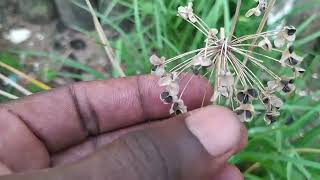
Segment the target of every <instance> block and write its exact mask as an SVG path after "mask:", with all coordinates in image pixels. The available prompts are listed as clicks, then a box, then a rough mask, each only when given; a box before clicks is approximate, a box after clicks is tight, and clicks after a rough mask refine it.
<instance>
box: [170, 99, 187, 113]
mask: <svg viewBox="0 0 320 180" xmlns="http://www.w3.org/2000/svg"><path fill="white" fill-rule="evenodd" d="M186 112H187V106H185V105H184V102H183V100H181V99H179V100H177V101H175V102H173V104H172V105H171V109H170V114H176V115H179V114H183V113H186Z"/></svg>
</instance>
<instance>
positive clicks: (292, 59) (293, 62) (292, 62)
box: [289, 57, 298, 65]
mask: <svg viewBox="0 0 320 180" xmlns="http://www.w3.org/2000/svg"><path fill="white" fill-rule="evenodd" d="M289 63H290V64H291V65H297V64H298V60H296V59H295V58H293V57H289Z"/></svg>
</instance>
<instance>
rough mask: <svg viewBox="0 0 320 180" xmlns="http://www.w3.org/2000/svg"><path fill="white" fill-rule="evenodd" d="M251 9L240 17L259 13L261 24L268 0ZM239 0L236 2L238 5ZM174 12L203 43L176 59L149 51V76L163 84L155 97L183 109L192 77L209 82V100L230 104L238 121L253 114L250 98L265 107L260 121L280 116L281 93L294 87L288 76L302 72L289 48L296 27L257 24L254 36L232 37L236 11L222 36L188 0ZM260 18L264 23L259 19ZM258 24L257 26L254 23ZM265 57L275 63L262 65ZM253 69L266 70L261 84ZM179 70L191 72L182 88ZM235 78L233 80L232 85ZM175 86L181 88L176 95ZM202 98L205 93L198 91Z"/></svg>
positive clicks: (174, 109)
mask: <svg viewBox="0 0 320 180" xmlns="http://www.w3.org/2000/svg"><path fill="white" fill-rule="evenodd" d="M256 1H257V4H258V5H257V7H255V8H252V9H250V10H249V11H248V12H247V13H246V17H250V16H252V15H255V16H260V15H262V14H264V17H263V19H262V27H263V26H264V24H263V23H265V19H266V18H267V16H268V12H270V9H271V8H272V6H273V4H274V0H270V2H269V3H268V2H267V1H266V0H256ZM240 6H241V1H238V6H237V7H238V8H240ZM178 16H180V17H181V18H183V19H184V20H186V21H187V22H189V23H190V24H192V25H193V26H194V27H195V28H196V29H197V30H198V31H200V32H201V33H202V34H203V35H204V36H205V37H206V38H205V41H204V47H203V48H200V49H196V50H193V51H190V52H186V53H184V54H181V55H178V56H176V57H173V58H170V59H165V58H164V57H161V58H160V57H158V56H156V55H152V56H151V58H150V62H151V64H152V74H154V75H156V76H159V78H160V80H159V85H160V86H162V87H165V91H163V92H162V93H161V94H160V99H161V100H162V101H163V102H164V103H165V104H171V109H170V113H171V114H181V113H185V112H187V107H186V106H185V104H184V102H183V100H182V99H181V97H182V94H183V93H184V91H185V89H186V88H187V86H188V84H189V82H190V81H191V80H192V78H193V77H194V76H195V75H200V74H201V75H202V76H204V77H206V78H208V80H209V82H210V83H212V84H213V86H214V90H215V91H214V95H213V96H212V98H211V101H212V102H213V103H215V104H224V105H226V106H230V107H231V108H232V109H233V110H234V112H235V113H236V114H237V115H238V116H239V118H240V119H241V121H242V122H249V121H251V120H252V119H253V117H254V115H255V110H254V106H253V104H252V103H253V102H254V101H257V102H259V101H260V102H261V103H262V104H263V105H264V107H265V122H266V124H271V123H272V122H274V121H275V120H276V118H277V117H278V116H279V115H280V113H279V109H280V108H281V106H282V105H283V101H282V100H281V98H280V97H278V96H280V95H281V94H288V93H291V92H293V91H294V90H295V85H294V80H295V78H297V77H298V76H300V75H301V74H302V73H303V72H304V71H305V70H304V69H302V68H300V67H299V65H300V64H301V62H302V60H303V57H300V56H298V55H297V54H296V53H295V52H294V48H293V46H292V44H293V41H294V40H295V38H296V35H295V33H296V29H295V27H293V26H285V27H283V28H281V29H278V30H272V31H267V32H261V30H262V28H261V26H260V27H259V28H258V31H257V33H256V34H249V35H244V36H242V37H235V36H234V35H233V31H234V28H235V26H236V22H237V19H238V16H239V10H237V12H236V14H235V17H234V22H233V26H232V28H231V30H230V32H229V34H227V33H226V32H225V29H224V28H220V29H219V30H218V29H215V28H210V27H208V25H207V24H206V23H205V22H204V21H203V20H202V19H200V18H199V17H198V16H197V15H196V14H194V12H193V8H192V3H191V2H190V3H188V5H187V6H181V7H179V8H178ZM263 21H264V22H263ZM260 25H261V24H260ZM271 53H278V54H279V56H280V55H281V59H280V60H279V59H276V58H274V57H272V56H271V55H270V56H269V55H268V54H271ZM267 61H274V62H276V63H278V64H279V67H273V66H272V67H267V65H266V62H267ZM252 67H254V68H255V69H258V71H261V72H263V73H265V74H267V77H268V78H269V79H268V82H267V83H263V81H261V80H260V79H261V78H259V77H257V76H258V75H257V73H256V72H255V71H254V70H253V69H252ZM282 68H289V69H291V70H292V75H291V76H290V77H285V76H280V75H278V74H277V73H278V72H281V71H280V69H282ZM183 72H192V73H193V74H194V75H193V76H191V78H190V79H189V81H188V82H187V83H186V85H185V87H183V88H181V87H180V86H179V81H180V80H181V79H182V78H184V77H181V76H183V75H182V73H183ZM238 82H239V83H238ZM180 90H182V92H181V93H180V95H179V92H180ZM204 96H205V95H204Z"/></svg>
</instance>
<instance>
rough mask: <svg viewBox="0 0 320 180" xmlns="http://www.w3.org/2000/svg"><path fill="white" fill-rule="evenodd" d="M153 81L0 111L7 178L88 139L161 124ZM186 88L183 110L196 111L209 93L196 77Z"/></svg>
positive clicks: (94, 87) (65, 94)
mask: <svg viewBox="0 0 320 180" xmlns="http://www.w3.org/2000/svg"><path fill="white" fill-rule="evenodd" d="M187 76H188V75H187ZM187 80H188V78H187V77H186V78H184V79H183V80H182V83H181V85H182V86H183V84H185V83H186V81H187ZM157 81H158V78H157V77H153V76H135V77H129V78H124V79H117V80H109V81H96V82H83V83H79V84H75V85H72V86H69V87H62V88H58V89H54V90H52V91H49V92H45V93H40V94H37V95H32V96H29V97H26V98H23V99H20V100H17V101H13V102H10V103H7V104H3V105H1V106H0V112H1V113H0V118H1V121H0V123H2V125H1V126H0V128H1V127H2V128H3V129H4V130H3V131H2V130H1V131H0V146H1V148H0V161H1V162H3V163H4V164H6V165H7V167H8V168H9V169H11V170H12V171H13V172H22V171H27V170H32V169H41V168H46V167H48V166H50V156H52V155H53V154H55V153H57V152H61V151H63V150H66V149H70V148H71V147H73V146H75V145H77V144H80V143H83V142H85V141H86V140H87V139H88V137H92V136H96V135H98V134H101V135H102V134H103V135H104V134H106V133H108V132H113V131H115V130H118V129H123V128H126V127H129V126H134V125H136V124H140V123H143V122H146V120H156V119H163V118H167V117H168V116H169V114H168V110H169V106H168V105H163V104H162V102H161V101H160V99H159V94H160V92H161V91H162V89H161V88H159V86H158V85H157ZM189 86H190V87H192V88H187V90H186V91H185V94H184V96H183V98H184V99H185V102H186V104H187V106H188V108H189V110H192V109H195V108H198V107H200V106H201V103H202V99H203V95H204V93H205V92H207V96H206V97H207V98H206V100H205V104H207V103H208V100H209V98H210V96H211V94H212V89H211V87H210V86H209V84H208V83H207V81H206V80H204V79H202V78H200V77H196V78H195V79H194V81H191V83H190V84H189ZM128 117H129V118H128ZM15 132H18V133H15ZM26 148H27V149H26ZM28 148H29V149H28ZM12 152H15V153H12ZM49 154H50V156H49Z"/></svg>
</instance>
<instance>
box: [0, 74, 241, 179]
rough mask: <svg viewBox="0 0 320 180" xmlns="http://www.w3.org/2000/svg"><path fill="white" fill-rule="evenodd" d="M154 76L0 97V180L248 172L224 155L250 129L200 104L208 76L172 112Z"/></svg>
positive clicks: (225, 176)
mask: <svg viewBox="0 0 320 180" xmlns="http://www.w3.org/2000/svg"><path fill="white" fill-rule="evenodd" d="M185 79H187V78H185ZM157 81H158V79H157V78H156V77H153V76H135V77H129V78H123V79H116V80H109V81H96V82H82V83H78V84H74V85H71V86H68V87H62V88H57V89H53V90H51V91H49V92H44V93H40V94H37V95H32V96H29V97H25V98H23V99H20V100H17V101H13V102H10V103H7V104H2V105H1V106H0V174H2V175H5V174H7V175H5V176H1V177H0V179H1V180H2V179H3V180H17V179H31V180H38V179H39V180H40V179H48V180H51V179H62V180H64V179H78V180H82V179H83V180H88V179H95V180H100V179H101V180H102V179H110V180H114V179H130V180H150V179H159V180H162V179H164V180H169V179H172V180H179V179H181V180H189V179H190V180H198V179H201V180H206V179H208V180H212V179H217V180H225V179H226V180H229V179H230V180H238V179H243V178H242V176H241V174H240V171H239V170H238V169H237V168H236V167H235V166H232V165H229V164H228V163H227V160H228V158H229V157H230V156H231V155H233V154H234V153H237V152H238V151H239V150H240V149H241V148H243V147H244V145H245V144H246V139H247V137H246V130H245V128H244V126H243V125H242V124H241V123H240V122H239V121H238V120H237V119H236V117H235V115H234V114H233V113H232V112H231V111H229V110H227V109H225V108H222V107H217V106H208V107H206V108H202V109H197V108H199V107H201V104H202V101H203V95H204V93H205V91H206V92H207V94H208V95H207V96H206V97H208V98H206V99H205V100H204V103H205V105H206V104H208V103H209V97H211V94H212V89H211V88H210V86H209V85H208V83H207V81H206V80H204V79H201V78H200V77H197V78H195V79H194V80H193V81H191V83H190V84H189V86H190V87H192V88H188V89H187V90H186V91H185V93H184V95H183V99H184V101H185V104H186V105H187V106H188V109H189V112H188V113H186V114H183V115H180V116H175V117H170V115H169V114H168V112H169V106H166V105H163V104H162V102H161V101H160V99H159V94H160V92H161V90H162V89H161V88H160V87H159V86H158V85H157ZM181 83H182V84H185V83H186V81H183V80H182V82H181ZM182 86H183V85H182ZM194 109H197V110H194ZM191 110H193V111H191Z"/></svg>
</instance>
